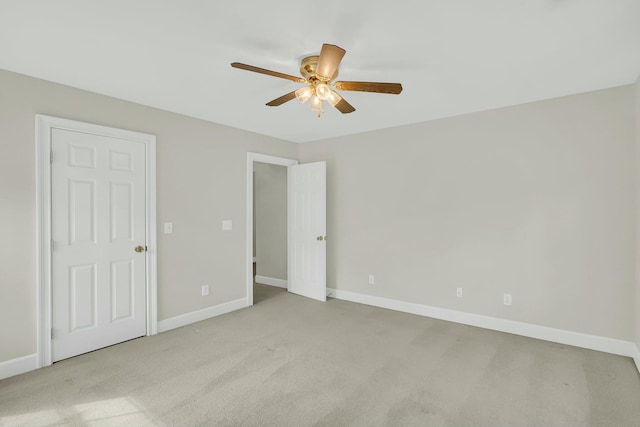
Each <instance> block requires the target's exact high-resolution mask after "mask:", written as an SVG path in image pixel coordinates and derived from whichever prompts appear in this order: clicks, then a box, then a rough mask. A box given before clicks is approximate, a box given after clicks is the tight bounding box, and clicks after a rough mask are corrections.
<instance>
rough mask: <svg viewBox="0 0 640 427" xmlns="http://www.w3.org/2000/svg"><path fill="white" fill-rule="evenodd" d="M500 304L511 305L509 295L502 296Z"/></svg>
mask: <svg viewBox="0 0 640 427" xmlns="http://www.w3.org/2000/svg"><path fill="white" fill-rule="evenodd" d="M502 303H503V304H504V305H511V294H504V295H503V296H502Z"/></svg>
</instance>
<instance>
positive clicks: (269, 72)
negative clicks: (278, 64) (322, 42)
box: [231, 62, 307, 83]
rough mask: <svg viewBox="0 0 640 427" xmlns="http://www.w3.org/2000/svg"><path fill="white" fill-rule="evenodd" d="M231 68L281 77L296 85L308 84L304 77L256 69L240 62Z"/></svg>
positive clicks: (232, 64)
mask: <svg viewBox="0 0 640 427" xmlns="http://www.w3.org/2000/svg"><path fill="white" fill-rule="evenodd" d="M231 66H232V67H233V68H240V69H241V70H247V71H253V72H254V73H260V74H266V75H267V76H273V77H280V78H281V79H287V80H291V81H293V82H296V83H306V82H307V81H306V80H305V79H303V78H302V77H296V76H291V75H289V74H284V73H279V72H277V71H271V70H267V69H265V68H260V67H254V66H253V65H247V64H241V63H240V62H232V63H231Z"/></svg>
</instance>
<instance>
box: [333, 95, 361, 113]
mask: <svg viewBox="0 0 640 427" xmlns="http://www.w3.org/2000/svg"><path fill="white" fill-rule="evenodd" d="M334 107H336V109H337V110H338V111H340V112H341V113H342V114H348V113H353V112H354V111H356V109H355V108H353V106H352V105H351V104H349V103H348V102H347V101H345V99H344V98H342V99H341V100H340V101H338V103H337V104H336V105H334Z"/></svg>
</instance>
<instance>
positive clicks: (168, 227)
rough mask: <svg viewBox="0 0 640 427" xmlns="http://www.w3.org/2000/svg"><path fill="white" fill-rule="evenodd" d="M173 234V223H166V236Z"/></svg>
mask: <svg viewBox="0 0 640 427" xmlns="http://www.w3.org/2000/svg"><path fill="white" fill-rule="evenodd" d="M171 233H173V223H172V222H165V223H164V234H171Z"/></svg>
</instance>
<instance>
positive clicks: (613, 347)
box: [327, 288, 640, 371]
mask: <svg viewBox="0 0 640 427" xmlns="http://www.w3.org/2000/svg"><path fill="white" fill-rule="evenodd" d="M327 295H328V296H333V297H334V298H337V299H342V300H345V301H352V302H357V303H360V304H367V305H372V306H375V307H381V308H387V309H390V310H396V311H402V312H405V313H411V314H417V315H419V316H425V317H432V318H434V319H440V320H447V321H450V322H455V323H462V324H464V325H470V326H477V327H480V328H485V329H491V330H494V331H500V332H507V333H510V334H516V335H522V336H525V337H530V338H536V339H540V340H545V341H551V342H556V343H560V344H567V345H572V346H576V347H582V348H587V349H590V350H597V351H603V352H606V353H612V354H617V355H621V356H627V357H632V358H633V359H634V360H635V362H636V366H637V367H638V371H640V353H639V352H638V347H637V346H636V345H635V344H634V343H632V342H630V341H623V340H618V339H613V338H606V337H601V336H597V335H588V334H583V333H580V332H573V331H567V330H563V329H555V328H549V327H546V326H539V325H534V324H531V323H523V322H516V321H514V320H507V319H499V318H497V317H490V316H482V315H479V314H472V313H465V312H462V311H456V310H450V309H446V308H439V307H432V306H428V305H422V304H415V303H410V302H405V301H399V300H394V299H389V298H382V297H376V296H372V295H366V294H360V293H356V292H350V291H343V290H340V289H329V288H327Z"/></svg>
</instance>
